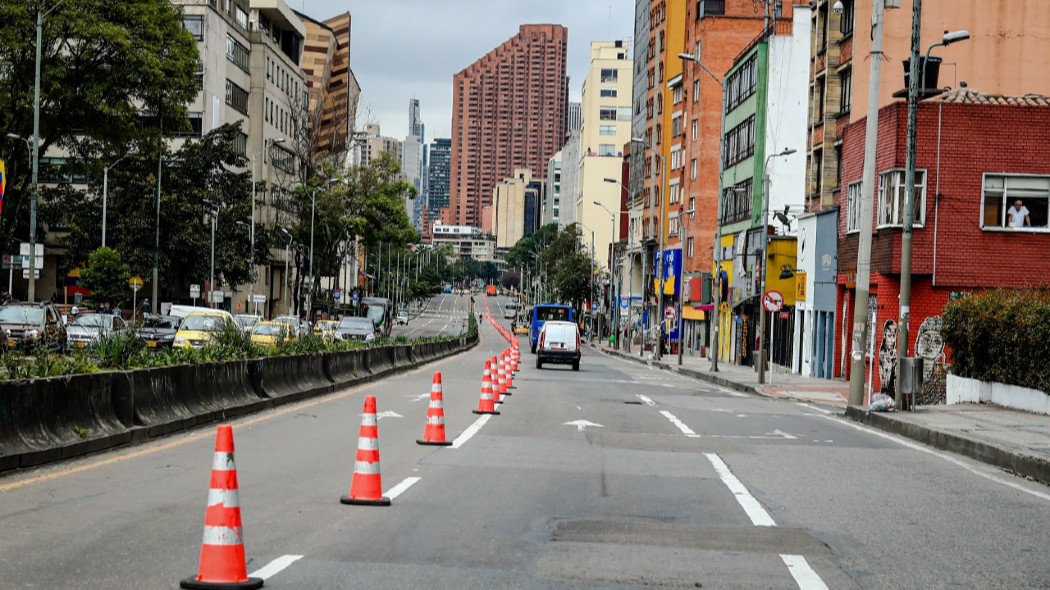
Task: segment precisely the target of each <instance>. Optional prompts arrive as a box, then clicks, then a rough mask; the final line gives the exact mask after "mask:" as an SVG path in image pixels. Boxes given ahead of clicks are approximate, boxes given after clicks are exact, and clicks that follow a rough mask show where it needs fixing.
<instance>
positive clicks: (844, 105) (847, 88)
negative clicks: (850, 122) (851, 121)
mask: <svg viewBox="0 0 1050 590" xmlns="http://www.w3.org/2000/svg"><path fill="white" fill-rule="evenodd" d="M839 80H840V87H841V88H842V96H841V97H840V98H839V113H848V112H849V108H850V101H851V99H852V98H853V96H852V95H853V72H852V71H851V70H846V71H845V72H842V73H841V74H839Z"/></svg>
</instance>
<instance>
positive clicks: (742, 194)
mask: <svg viewBox="0 0 1050 590" xmlns="http://www.w3.org/2000/svg"><path fill="white" fill-rule="evenodd" d="M751 187H752V182H751V181H750V180H745V181H744V182H740V183H737V184H736V185H734V186H727V187H726V188H725V190H724V191H722V223H723V224H726V223H734V222H736V221H743V220H745V219H750V218H751V199H752V188H751Z"/></svg>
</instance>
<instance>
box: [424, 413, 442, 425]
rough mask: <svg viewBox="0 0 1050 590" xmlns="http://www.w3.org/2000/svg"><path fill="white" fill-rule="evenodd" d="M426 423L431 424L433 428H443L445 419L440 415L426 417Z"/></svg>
mask: <svg viewBox="0 0 1050 590" xmlns="http://www.w3.org/2000/svg"><path fill="white" fill-rule="evenodd" d="M426 423H427V424H431V425H433V426H443V425H444V424H445V418H444V416H441V415H438V416H427V421H426Z"/></svg>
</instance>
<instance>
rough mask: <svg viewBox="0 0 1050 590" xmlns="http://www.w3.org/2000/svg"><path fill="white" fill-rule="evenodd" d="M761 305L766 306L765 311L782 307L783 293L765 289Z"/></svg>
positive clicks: (777, 309) (778, 309)
mask: <svg viewBox="0 0 1050 590" xmlns="http://www.w3.org/2000/svg"><path fill="white" fill-rule="evenodd" d="M762 307H764V308H766V311H780V308H781V307H784V294H783V293H781V292H780V291H777V290H774V289H770V290H769V291H766V294H765V296H763V297H762Z"/></svg>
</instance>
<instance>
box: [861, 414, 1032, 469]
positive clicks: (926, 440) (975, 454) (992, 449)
mask: <svg viewBox="0 0 1050 590" xmlns="http://www.w3.org/2000/svg"><path fill="white" fill-rule="evenodd" d="M846 417H847V418H849V419H850V420H853V421H855V422H860V423H862V424H867V425H868V426H871V427H873V428H877V429H879V430H883V431H885V432H891V433H893V434H897V435H900V436H903V437H906V438H910V439H912V440H914V441H917V442H920V443H922V444H924V445H927V446H931V447H934V448H937V449H941V450H943V451H948V452H951V453H955V454H957V455H963V456H966V457H970V458H971V459H976V460H977V461H980V462H982V463H987V464H989V465H994V466H996V467H1001V468H1003V469H1006V470H1008V471H1012V472H1014V473H1018V474H1021V475H1024V476H1027V477H1031V478H1032V479H1036V480H1039V481H1041V482H1043V483H1050V461H1048V460H1046V459H1045V458H1043V457H1035V456H1032V455H1027V454H1024V453H1020V452H1018V451H1016V450H1013V449H1009V448H1005V447H1001V446H999V445H995V444H992V443H987V442H983V441H979V440H974V439H972V438H967V437H965V436H960V435H957V434H953V433H951V432H946V431H943V430H936V429H933V428H929V427H926V426H920V425H918V424H913V423H911V422H907V421H905V420H899V419H897V418H896V417H895V416H894V415H893V414H892V413H883V412H871V411H869V410H868V409H867V408H864V407H861V406H848V407H847V408H846Z"/></svg>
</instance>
